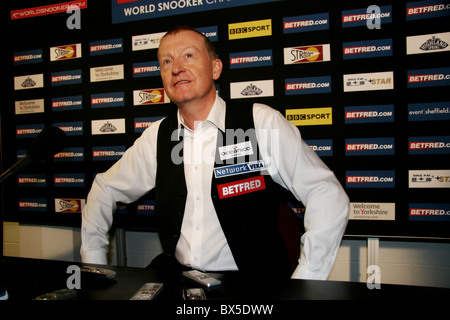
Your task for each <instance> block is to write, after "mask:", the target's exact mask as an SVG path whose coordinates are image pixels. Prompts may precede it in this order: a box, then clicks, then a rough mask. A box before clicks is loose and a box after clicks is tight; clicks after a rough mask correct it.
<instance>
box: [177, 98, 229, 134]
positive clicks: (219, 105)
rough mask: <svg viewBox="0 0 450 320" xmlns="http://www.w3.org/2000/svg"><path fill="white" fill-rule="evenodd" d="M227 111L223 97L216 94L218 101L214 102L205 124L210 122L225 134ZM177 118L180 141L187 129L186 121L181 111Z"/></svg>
mask: <svg viewBox="0 0 450 320" xmlns="http://www.w3.org/2000/svg"><path fill="white" fill-rule="evenodd" d="M225 109H226V102H225V101H224V100H223V99H222V98H221V97H219V95H217V94H216V100H215V101H214V104H213V106H212V108H211V111H210V112H209V115H208V117H207V118H206V120H205V121H204V122H210V123H212V124H213V125H215V126H216V127H217V128H218V129H220V130H221V131H222V132H225ZM177 118H178V140H179V139H180V132H181V129H182V128H185V127H186V126H185V125H184V119H183V116H182V115H181V112H180V110H178V112H177Z"/></svg>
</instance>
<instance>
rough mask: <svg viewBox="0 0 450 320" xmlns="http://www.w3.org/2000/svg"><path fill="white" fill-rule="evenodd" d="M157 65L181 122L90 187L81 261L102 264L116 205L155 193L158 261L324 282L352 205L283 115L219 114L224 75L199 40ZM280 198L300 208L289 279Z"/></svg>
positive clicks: (151, 134)
mask: <svg viewBox="0 0 450 320" xmlns="http://www.w3.org/2000/svg"><path fill="white" fill-rule="evenodd" d="M158 60H159V62H160V68H161V78H162V81H163V85H164V88H165V90H166V92H167V94H168V96H169V98H170V99H171V100H172V101H173V102H174V103H175V104H176V105H177V106H178V110H177V112H176V113H173V114H170V115H169V116H168V117H166V118H165V119H163V120H160V121H157V122H155V123H153V124H152V125H151V126H150V127H149V128H148V129H147V130H146V131H145V132H144V133H143V134H142V135H141V137H140V138H138V139H137V140H136V141H135V143H134V145H133V146H132V147H131V148H130V149H128V150H127V152H126V153H125V154H124V155H123V157H122V158H121V160H119V161H118V162H117V163H115V164H114V165H113V166H112V167H111V168H110V169H109V170H108V171H107V172H105V173H103V174H98V175H97V177H96V179H95V181H94V183H93V185H92V189H91V191H90V193H89V195H88V198H87V203H86V206H85V209H84V211H83V223H82V230H81V235H82V248H81V254H82V258H83V261H84V262H89V263H100V264H106V262H107V261H106V250H107V246H108V238H107V232H108V230H109V228H110V226H111V223H112V212H113V211H114V209H115V203H116V202H123V203H129V202H133V201H135V200H137V199H138V198H140V197H141V196H142V195H144V194H145V193H147V192H148V191H150V190H151V189H153V188H155V191H156V195H155V215H156V216H157V221H158V227H159V235H160V240H161V244H162V247H163V250H164V252H165V254H166V255H167V256H169V257H173V258H174V259H176V261H178V263H180V264H181V265H184V266H189V267H191V268H193V269H199V270H204V271H233V270H239V271H240V272H244V273H247V274H255V275H259V274H270V275H272V274H277V275H280V276H291V277H292V278H303V279H326V278H327V276H328V274H329V272H330V270H331V267H332V265H333V263H334V260H335V258H336V253H337V250H338V248H339V244H340V240H341V238H342V235H343V233H344V230H345V227H346V224H347V219H348V197H347V195H346V194H345V192H344V190H343V189H342V187H341V185H340V183H339V182H338V181H337V179H336V177H335V176H334V174H333V173H332V172H331V171H330V170H329V169H328V168H327V167H326V166H325V164H324V163H323V162H322V161H321V160H320V159H319V157H318V156H317V155H316V154H315V153H314V152H313V151H312V150H311V148H310V147H309V146H307V145H306V144H305V143H304V141H303V140H302V139H301V136H300V133H299V131H298V129H297V128H296V127H295V126H293V125H292V124H291V123H290V122H288V121H287V120H286V119H285V118H284V117H283V116H282V115H281V114H280V113H279V112H278V111H276V110H274V109H271V108H270V107H268V106H265V105H262V104H249V105H245V106H244V105H242V106H240V105H236V104H234V103H226V102H225V101H224V100H222V99H221V98H220V97H219V96H218V95H217V94H216V89H215V85H214V80H217V79H218V78H219V76H220V74H221V71H222V67H223V66H222V62H221V60H220V59H217V58H216V53H215V51H214V48H213V46H212V45H211V43H210V42H209V40H208V39H207V38H206V37H205V36H203V35H202V34H201V33H199V32H197V31H195V30H193V29H190V28H177V29H174V30H172V31H170V32H168V33H167V34H166V35H165V36H164V37H163V39H162V40H161V42H160V46H159V49H158ZM230 137H231V138H230ZM280 186H281V187H282V188H284V189H287V190H289V191H290V192H291V193H292V194H293V195H294V196H295V197H296V198H297V199H298V200H299V201H302V203H303V204H304V205H305V206H306V213H305V218H304V225H305V231H306V232H305V233H304V235H303V236H302V251H301V256H300V259H299V265H298V267H297V268H296V269H295V271H294V272H293V273H292V271H291V270H290V269H289V266H288V261H287V252H286V247H285V245H284V243H283V240H282V237H281V235H280V232H279V230H278V227H277V215H278V210H279V199H278V191H277V190H278V188H280ZM299 245H300V244H299Z"/></svg>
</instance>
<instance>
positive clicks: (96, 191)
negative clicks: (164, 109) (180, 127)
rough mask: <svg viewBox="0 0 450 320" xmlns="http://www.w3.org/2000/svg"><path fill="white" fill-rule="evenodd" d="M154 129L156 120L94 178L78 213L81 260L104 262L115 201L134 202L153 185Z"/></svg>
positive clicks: (156, 129)
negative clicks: (117, 158)
mask: <svg viewBox="0 0 450 320" xmlns="http://www.w3.org/2000/svg"><path fill="white" fill-rule="evenodd" d="M158 128H159V122H155V123H153V124H152V125H151V126H150V127H149V128H148V129H147V130H146V131H144V133H143V134H142V135H141V137H140V138H138V139H137V140H136V141H135V143H134V145H133V146H132V147H131V148H129V149H128V150H127V151H126V152H125V154H124V155H123V156H122V158H121V159H120V160H119V161H117V162H116V163H115V164H114V165H113V166H112V167H111V168H110V169H108V171H106V172H104V173H99V174H98V175H97V176H96V177H95V179H94V182H93V184H92V187H91V190H90V192H89V195H88V197H87V201H86V205H85V207H84V209H83V212H82V224H81V243H82V244H81V250H80V252H81V257H82V260H83V262H86V263H98V264H107V259H106V253H107V251H108V245H109V240H108V231H109V229H110V227H111V225H112V222H113V217H112V214H113V212H114V211H115V209H116V203H117V202H122V203H130V202H133V201H136V200H137V199H139V198H140V197H141V196H143V195H144V194H145V193H147V192H148V191H150V190H151V189H153V188H154V186H155V177H156V138H157V132H158Z"/></svg>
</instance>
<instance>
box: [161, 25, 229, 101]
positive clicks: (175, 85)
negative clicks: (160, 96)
mask: <svg viewBox="0 0 450 320" xmlns="http://www.w3.org/2000/svg"><path fill="white" fill-rule="evenodd" d="M158 60H159V64H160V68H161V78H162V81H163V85H164V89H165V90H166V92H167V95H168V96H169V98H170V99H171V100H172V101H173V102H174V103H175V104H177V105H178V106H182V105H184V104H185V103H189V102H201V101H207V100H205V99H211V97H212V96H213V97H214V99H215V92H216V89H215V86H214V80H216V79H217V78H219V76H220V72H221V71H222V64H221V62H220V60H219V59H213V60H211V58H210V57H209V55H208V51H207V50H206V47H205V44H204V41H203V38H202V37H201V36H200V35H199V34H197V33H195V32H192V31H189V30H186V31H180V32H178V33H176V34H171V35H168V36H167V37H165V38H164V39H163V40H162V41H161V43H160V46H159V49H158Z"/></svg>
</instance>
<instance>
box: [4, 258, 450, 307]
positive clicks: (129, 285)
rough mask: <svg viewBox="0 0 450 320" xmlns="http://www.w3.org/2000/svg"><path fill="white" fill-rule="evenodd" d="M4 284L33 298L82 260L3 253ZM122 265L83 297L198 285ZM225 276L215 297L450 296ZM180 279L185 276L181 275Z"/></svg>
mask: <svg viewBox="0 0 450 320" xmlns="http://www.w3.org/2000/svg"><path fill="white" fill-rule="evenodd" d="M0 262H1V264H0V267H1V268H0V284H1V283H2V282H3V283H4V285H5V286H6V288H7V290H8V293H9V296H10V301H25V300H31V299H33V298H35V297H37V296H39V295H41V294H44V293H48V292H51V291H55V290H59V289H64V288H66V287H67V285H66V282H67V279H68V278H69V276H71V275H72V273H70V272H69V273H67V268H68V267H69V266H70V265H78V266H82V265H83V264H81V263H74V262H66V261H54V260H42V259H28V258H15V257H3V258H1V260H0ZM101 267H104V268H108V269H110V270H113V271H116V273H117V276H116V278H115V279H113V280H94V281H92V279H91V280H89V281H84V278H83V277H82V281H81V288H80V290H77V299H78V300H129V299H130V297H131V296H132V295H133V294H134V293H135V292H136V291H137V290H138V289H139V288H140V287H141V286H142V285H143V284H144V283H146V282H164V290H163V292H162V294H161V295H160V296H158V297H157V299H156V300H155V301H172V302H182V301H183V300H182V289H183V288H192V287H198V285H195V284H193V283H191V282H189V281H181V279H182V277H181V276H180V278H177V277H174V278H173V279H171V280H169V281H167V279H163V278H162V276H161V275H160V274H159V273H158V272H156V271H155V270H152V269H144V268H131V267H117V266H101ZM213 275H214V276H215V277H217V278H220V280H221V281H222V286H221V288H220V289H219V290H216V291H211V292H208V291H207V292H206V295H207V299H208V300H211V301H229V302H231V303H232V301H247V302H261V301H284V300H291V301H293V300H361V299H363V300H372V301H373V300H385V301H388V300H393V299H408V300H414V299H432V300H436V299H445V298H446V297H448V296H450V289H446V288H431V287H418V286H404V285H390V284H381V288H380V289H372V290H370V289H368V287H367V285H366V284H365V283H355V282H342V281H317V280H293V279H291V280H288V281H286V282H283V283H271V281H270V274H268V276H267V279H253V281H247V280H248V279H245V280H244V279H242V278H241V277H240V276H238V275H236V274H233V273H227V274H213ZM179 280H180V281H179Z"/></svg>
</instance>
